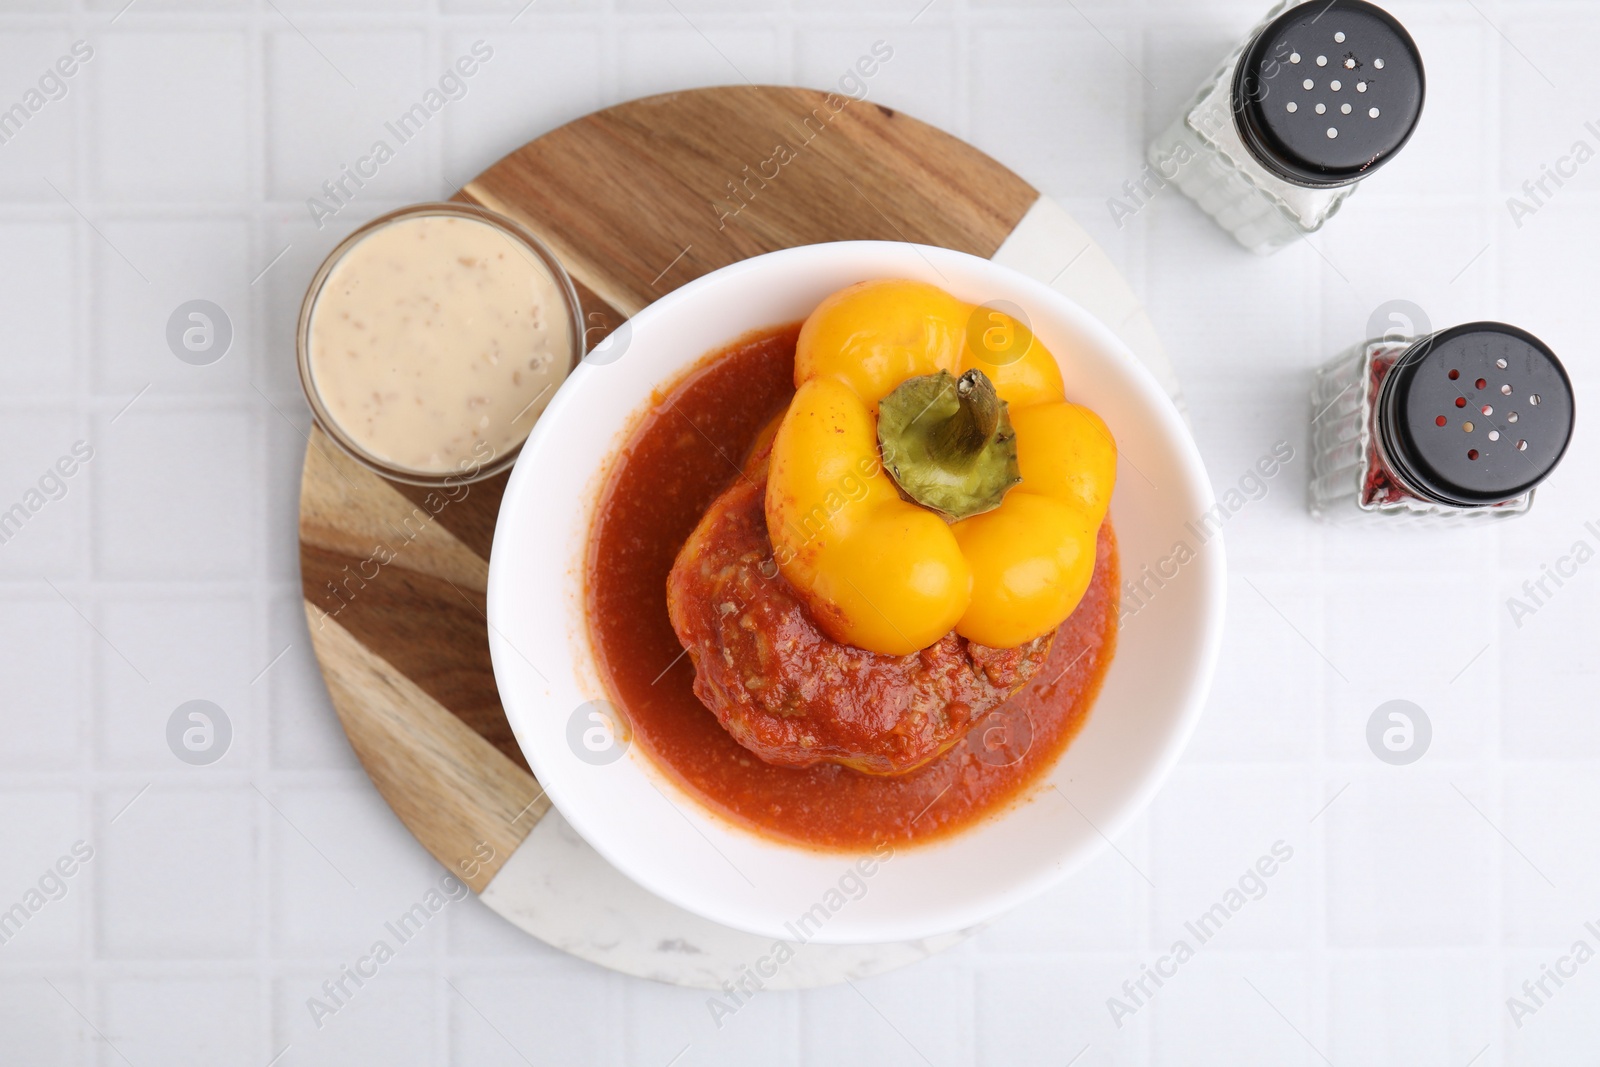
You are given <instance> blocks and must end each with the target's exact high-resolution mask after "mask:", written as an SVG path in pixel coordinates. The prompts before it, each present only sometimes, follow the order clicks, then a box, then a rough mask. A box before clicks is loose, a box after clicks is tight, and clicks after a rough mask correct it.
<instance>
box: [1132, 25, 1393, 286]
mask: <svg viewBox="0 0 1600 1067" xmlns="http://www.w3.org/2000/svg"><path fill="white" fill-rule="evenodd" d="M1286 9H1287V10H1286ZM1423 93H1424V79H1423V71H1422V57H1421V56H1420V55H1419V54H1418V52H1417V46H1416V43H1415V42H1413V41H1412V39H1411V35H1410V34H1408V33H1407V32H1406V30H1405V27H1403V26H1401V25H1400V23H1399V22H1398V21H1396V20H1395V18H1394V17H1393V16H1392V15H1390V14H1389V13H1388V12H1387V11H1384V10H1383V9H1382V8H1379V7H1376V6H1374V5H1372V4H1369V3H1365V2H1364V0H1331V2H1330V0H1314V2H1312V3H1303V4H1296V5H1294V6H1290V5H1288V4H1287V3H1280V4H1279V5H1278V6H1277V7H1275V8H1273V10H1272V11H1270V12H1268V14H1267V18H1266V20H1265V21H1264V22H1263V23H1262V24H1261V25H1260V26H1259V27H1258V28H1257V30H1256V31H1255V32H1254V33H1253V34H1252V35H1251V36H1250V38H1248V39H1247V40H1246V41H1245V42H1244V43H1243V44H1241V45H1240V46H1239V47H1238V48H1236V49H1234V51H1233V53H1232V54H1231V55H1230V56H1229V57H1228V58H1227V59H1226V60H1225V61H1224V62H1223V64H1222V67H1221V69H1220V70H1219V71H1218V73H1217V74H1216V75H1215V76H1214V77H1213V78H1212V79H1211V80H1210V81H1208V82H1207V83H1206V84H1205V85H1202V86H1201V87H1200V89H1199V91H1198V92H1197V93H1196V94H1195V96H1194V98H1193V99H1192V100H1191V101H1190V103H1189V104H1188V105H1187V106H1186V107H1185V108H1184V110H1183V114H1182V115H1181V116H1180V117H1179V118H1178V120H1177V121H1176V122H1174V123H1173V124H1172V126H1171V127H1169V128H1168V129H1167V131H1166V132H1165V133H1163V134H1161V135H1160V136H1159V137H1157V138H1156V139H1155V140H1154V141H1153V142H1152V143H1151V145H1150V149H1149V152H1148V158H1149V162H1150V164H1151V166H1152V167H1154V168H1155V170H1156V171H1157V173H1158V174H1159V176H1160V178H1161V179H1164V180H1165V181H1171V182H1173V183H1174V184H1175V185H1177V187H1178V188H1179V189H1181V190H1182V191H1183V192H1184V194H1185V195H1187V196H1188V197H1190V198H1191V199H1193V200H1194V201H1195V202H1196V203H1198V204H1199V205H1200V207H1201V208H1203V209H1204V210H1205V211H1206V213H1207V214H1209V215H1211V216H1212V217H1213V218H1214V219H1216V220H1217V222H1218V223H1220V224H1221V225H1222V227H1223V228H1224V229H1225V230H1227V231H1228V232H1229V233H1231V234H1232V235H1233V236H1234V238H1235V239H1236V240H1237V241H1238V242H1239V243H1240V244H1242V245H1244V246H1245V247H1246V248H1248V249H1250V250H1251V251H1253V252H1257V253H1260V254H1262V255H1266V254H1269V253H1272V252H1276V251H1277V250H1278V249H1280V248H1283V247H1285V246H1287V245H1289V244H1292V243H1293V242H1294V241H1295V240H1296V239H1297V238H1300V237H1303V236H1304V235H1306V234H1308V233H1314V232H1315V231H1316V230H1318V229H1319V228H1321V226H1322V224H1323V223H1324V222H1326V221H1327V220H1328V219H1329V218H1330V217H1332V215H1333V214H1334V212H1336V211H1338V210H1339V206H1340V205H1341V204H1343V203H1344V201H1345V198H1346V197H1348V196H1349V195H1350V194H1351V193H1352V192H1353V191H1354V190H1355V187H1356V184H1357V183H1358V182H1360V181H1361V179H1363V178H1365V177H1366V176H1367V175H1368V174H1371V173H1372V172H1373V171H1374V170H1376V169H1377V168H1378V167H1380V166H1382V165H1383V164H1384V163H1386V162H1388V161H1389V160H1390V159H1392V158H1394V155H1395V153H1396V152H1398V151H1399V150H1400V149H1401V147H1402V146H1404V145H1405V143H1406V141H1407V140H1409V139H1410V137H1411V133H1412V131H1413V130H1415V129H1416V125H1417V119H1418V118H1419V117H1420V116H1421V114H1422V99H1423Z"/></svg>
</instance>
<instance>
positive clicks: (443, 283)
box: [296, 203, 583, 485]
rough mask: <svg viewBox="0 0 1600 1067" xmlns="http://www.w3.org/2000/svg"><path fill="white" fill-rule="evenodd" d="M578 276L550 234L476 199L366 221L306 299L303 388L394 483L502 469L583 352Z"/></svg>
mask: <svg viewBox="0 0 1600 1067" xmlns="http://www.w3.org/2000/svg"><path fill="white" fill-rule="evenodd" d="M582 321H583V319H582V311H581V310H580V308H579V305H578V296H577V293H576V291H575V290H574V289H573V285H572V279H571V278H569V277H568V276H567V272H566V270H565V269H564V268H563V267H562V266H561V263H560V262H559V261H558V260H557V259H556V258H555V256H554V255H553V254H552V253H551V252H550V250H549V249H548V248H546V247H545V246H544V245H543V244H542V243H541V242H540V241H539V239H538V238H536V237H534V236H533V235H532V234H531V233H529V232H528V231H527V230H525V229H523V228H522V227H521V226H519V225H517V224H516V223H515V222H513V221H511V220H510V219H508V218H505V217H504V216H501V215H497V214H495V213H494V212H492V211H486V210H484V209H483V208H479V207H475V206H473V205H469V204H456V203H438V204H417V205H414V206H412V207H407V208H403V209H401V210H399V211H395V212H391V213H389V214H387V215H383V216H381V217H379V218H376V219H373V220H372V221H371V222H369V223H367V224H366V225H365V226H362V227H361V228H360V229H358V230H356V231H355V232H354V233H352V234H350V236H349V237H346V238H345V239H344V240H343V241H341V242H340V243H339V245H338V247H336V248H335V249H334V250H333V251H332V252H331V253H329V254H328V258H327V259H325V260H324V261H323V263H322V266H321V267H320V268H318V270H317V273H316V275H315V276H314V277H313V278H312V280H311V285H310V287H309V288H308V289H307V290H306V296H305V300H304V302H303V303H302V304H301V306H300V322H299V329H298V332H297V335H296V348H297V353H298V358H299V364H300V383H301V385H302V386H304V388H305V393H306V400H307V401H308V402H309V403H310V405H311V411H312V414H313V415H314V416H315V418H316V421H317V425H318V426H320V427H321V428H322V431H323V432H324V433H326V434H327V435H328V436H329V437H330V438H332V439H333V440H334V442H335V443H336V444H338V445H339V447H340V448H342V449H343V450H344V451H345V452H347V453H349V454H350V455H351V456H352V457H354V458H355V459H356V460H358V461H359V462H361V463H362V464H364V465H365V466H367V467H369V468H370V469H372V470H373V471H376V472H377V473H378V474H381V475H383V476H384V477H385V478H390V479H392V480H394V481H399V482H407V483H410V484H413V485H454V484H461V483H466V482H475V481H479V480H482V479H484V478H488V477H491V476H493V475H496V474H499V473H501V472H503V471H505V470H506V469H508V468H509V467H510V466H511V465H512V463H514V462H515V461H516V458H517V453H518V452H519V451H520V450H521V448H522V443H523V441H524V440H526V438H527V436H528V432H529V431H530V430H531V429H532V428H533V424H534V423H535V422H536V421H537V420H538V418H539V415H540V413H541V412H543V410H544V408H545V405H547V404H548V403H549V402H550V399H551V397H552V396H554V395H555V391H556V389H557V388H558V387H560V385H561V383H562V382H563V381H564V380H565V379H566V377H567V375H568V374H569V373H570V372H571V371H572V369H573V368H574V367H576V366H577V364H578V361H579V360H580V359H582V357H583V333H582V329H581V326H580V324H581V323H582Z"/></svg>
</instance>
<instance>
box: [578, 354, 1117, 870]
mask: <svg viewBox="0 0 1600 1067" xmlns="http://www.w3.org/2000/svg"><path fill="white" fill-rule="evenodd" d="M797 334H798V328H797V327H795V326H788V327H779V328H776V329H772V330H768V331H763V332H760V333H757V334H754V335H750V336H747V337H744V338H741V339H740V340H739V341H737V342H735V343H734V344H732V345H730V346H728V347H727V348H725V349H723V350H721V351H718V352H714V353H712V354H711V355H709V356H707V357H706V358H705V359H704V360H702V361H701V362H700V363H698V364H696V365H695V366H693V367H691V368H690V369H689V370H688V371H686V372H685V373H684V375H683V376H682V377H681V378H679V379H678V380H677V381H675V382H673V383H671V384H669V385H667V386H664V387H663V388H662V389H661V390H660V392H659V393H658V398H659V399H658V401H657V402H656V403H655V404H653V405H652V407H651V408H650V409H649V410H648V411H647V412H645V413H644V414H643V416H642V418H641V419H640V420H639V422H638V423H637V424H636V425H635V426H634V428H633V432H632V434H631V436H630V437H629V439H628V442H627V444H626V445H624V446H623V448H622V449H621V450H620V452H619V454H618V458H617V460H616V462H615V464H614V465H613V468H612V470H611V472H610V475H609V478H608V480H607V483H606V485H605V488H604V490H603V494H602V497H601V500H600V502H599V506H598V509H597V511H596V515H595V518H594V525H593V528H592V530H591V533H590V547H589V555H588V560H587V568H586V572H587V573H586V579H587V581H586V583H585V584H586V586H587V590H586V591H587V594H588V598H587V599H588V604H587V608H588V612H587V613H588V617H589V627H590V639H591V641H592V643H593V647H594V650H595V654H596V658H597V660H598V663H599V665H600V668H601V673H602V678H603V680H604V684H605V686H606V689H607V695H608V696H609V697H610V699H611V702H612V703H613V704H614V705H615V706H616V707H617V708H618V710H619V711H620V712H621V714H622V715H623V716H624V717H625V718H626V720H627V722H628V724H629V726H630V728H631V730H632V736H633V739H634V740H636V741H638V742H639V743H640V745H641V746H642V747H643V749H644V751H645V752H646V753H648V755H649V756H650V758H651V760H652V761H653V762H654V763H655V764H656V765H657V766H658V767H660V768H661V769H662V770H663V771H665V772H666V774H668V775H669V776H670V777H671V778H672V779H673V780H674V781H676V782H677V784H678V785H679V786H680V787H682V788H683V789H684V790H685V791H686V792H688V793H689V794H690V795H691V796H693V797H695V798H697V799H698V800H699V801H700V802H701V803H703V804H704V805H705V806H706V807H707V808H709V809H711V810H712V811H714V812H717V813H718V814H720V815H722V816H723V817H725V818H726V819H728V820H729V821H730V822H732V823H734V824H735V825H738V826H742V827H744V828H746V829H747V830H751V831H753V832H755V833H757V834H761V835H764V836H769V837H773V838H777V839H780V840H783V841H787V842H790V843H794V844H799V845H804V846H808V847H811V848H818V849H826V850H843V851H851V850H860V849H869V848H871V847H873V846H874V845H876V844H878V843H880V842H885V841H887V842H889V843H891V844H893V845H896V846H899V845H907V844H922V843H926V842H929V841H934V840H938V839H940V838H942V837H946V836H948V835H951V834H954V833H957V832H959V831H961V830H963V829H965V828H967V827H969V826H971V825H973V824H974V823H976V822H978V821H979V820H980V819H982V818H984V817H985V816H987V815H991V814H993V813H995V812H998V811H1000V810H1003V809H1004V808H1005V807H1006V806H1007V805H1008V804H1010V803H1012V802H1014V801H1017V800H1020V799H1021V798H1023V797H1024V796H1026V795H1027V793H1028V790H1029V788H1030V786H1032V785H1033V783H1035V782H1037V781H1038V780H1039V779H1041V778H1042V777H1044V776H1045V775H1046V774H1047V773H1048V772H1049V770H1050V768H1051V767H1052V766H1053V765H1054V764H1055V762H1056V760H1057V759H1058V758H1059V757H1060V756H1061V754H1062V753H1063V752H1064V751H1065V750H1066V749H1067V747H1068V746H1069V745H1070V744H1071V743H1072V739H1073V737H1074V736H1075V735H1076V734H1077V732H1078V730H1079V729H1080V728H1081V727H1082V726H1083V724H1084V722H1085V721H1086V720H1087V719H1088V716H1089V713H1090V711H1091V710H1092V708H1093V706H1094V701H1095V698H1096V696H1097V695H1098V694H1099V691H1100V684H1101V682H1102V680H1103V679H1104V677H1105V673H1106V671H1107V669H1108V668H1109V667H1110V665H1111V661H1112V657H1113V656H1114V654H1115V650H1116V638H1117V612H1118V606H1119V594H1118V585H1119V578H1118V557H1117V542H1116V536H1115V533H1114V531H1113V529H1112V526H1111V522H1110V521H1109V520H1107V521H1106V522H1105V524H1104V525H1102V527H1101V528H1100V531H1099V537H1098V543H1097V552H1096V563H1095V570H1094V576H1093V578H1092V580H1091V582H1090V585H1089V589H1088V591H1087V593H1086V594H1085V595H1084V598H1083V600H1082V601H1081V602H1080V603H1079V605H1078V607H1077V610H1075V611H1074V612H1073V613H1072V615H1071V616H1070V617H1069V618H1068V619H1067V620H1066V622H1064V623H1062V625H1061V627H1060V628H1059V629H1058V630H1057V631H1056V638H1055V642H1054V643H1053V645H1052V646H1051V651H1050V655H1049V658H1048V660H1047V661H1046V662H1045V663H1044V665H1043V667H1042V668H1041V669H1040V670H1039V672H1038V673H1037V674H1036V675H1035V676H1034V678H1033V679H1032V680H1031V681H1030V682H1028V683H1027V684H1026V685H1025V686H1023V687H1022V689H1021V690H1019V691H1018V692H1017V693H1016V694H1014V695H1013V696H1012V697H1011V698H1010V699H1009V700H1007V701H1006V702H1005V703H1004V704H1001V705H1000V706H999V707H998V708H996V709H994V710H992V711H990V712H989V713H988V714H987V715H985V716H984V717H983V718H981V719H980V720H979V721H978V722H977V723H976V724H975V725H974V726H973V728H972V730H971V732H970V733H969V734H968V735H967V737H966V739H965V740H963V741H962V742H960V743H958V744H957V745H956V746H955V747H954V748H952V749H950V751H948V752H946V753H945V754H944V755H942V756H939V757H938V758H936V759H934V760H933V761H932V762H930V763H928V764H926V765H924V766H922V767H921V768H919V769H917V770H914V771H912V772H910V773H909V774H903V775H898V776H887V775H870V774H862V773H861V772H859V771H856V770H852V769H850V768H848V767H844V766H840V765H838V764H835V763H820V764H817V765H814V766H811V767H805V768H795V767H781V766H776V765H773V764H770V763H766V762H763V761H762V760H761V759H760V757H758V756H756V755H755V754H754V753H752V752H750V751H749V750H748V749H746V748H744V747H743V746H742V745H740V744H739V742H737V741H735V740H734V738H733V736H732V735H731V734H729V733H728V731H727V730H725V729H723V727H722V725H721V724H720V723H719V722H718V721H717V719H716V716H714V715H713V714H712V713H711V711H710V710H709V709H708V708H707V707H706V706H705V705H704V704H703V703H701V701H700V698H699V697H698V696H696V695H695V692H694V676H695V668H694V665H693V664H692V663H691V662H690V659H689V657H688V656H686V655H684V653H683V648H682V646H681V645H680V643H679V640H678V637H677V635H676V633H674V631H673V628H672V623H671V621H670V619H669V618H668V615H667V602H666V601H667V574H668V572H669V571H670V570H671V568H672V564H673V560H674V559H675V558H676V557H677V555H678V551H679V549H680V548H682V547H683V544H684V541H685V540H686V539H687V538H688V537H689V534H690V532H691V531H693V530H694V528H695V525H696V524H697V523H698V522H699V521H700V517H701V516H702V515H704V514H705V511H706V508H707V507H708V506H710V504H711V502H712V501H713V500H715V499H716V498H717V496H718V495H719V494H720V493H721V492H722V491H723V489H724V488H726V487H727V485H728V483H729V482H730V481H731V480H732V479H734V478H738V477H742V476H743V475H741V473H740V465H739V461H740V458H741V457H743V456H745V455H746V454H747V453H748V452H749V451H750V450H751V448H752V446H753V445H754V444H755V443H756V441H757V438H758V436H759V435H760V433H761V431H762V428H763V427H765V426H767V425H768V424H769V422H770V421H771V420H772V418H773V417H774V416H776V415H778V414H781V413H782V412H783V410H784V409H785V408H786V407H787V406H788V403H789V401H790V399H791V398H792V396H793V395H794V353H795V343H796V337H797Z"/></svg>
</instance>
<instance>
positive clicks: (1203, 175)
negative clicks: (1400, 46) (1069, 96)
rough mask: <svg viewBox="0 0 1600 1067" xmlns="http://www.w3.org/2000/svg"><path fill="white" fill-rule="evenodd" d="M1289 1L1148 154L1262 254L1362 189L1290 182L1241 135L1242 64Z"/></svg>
mask: <svg viewBox="0 0 1600 1067" xmlns="http://www.w3.org/2000/svg"><path fill="white" fill-rule="evenodd" d="M1289 6H1290V5H1289V0H1283V2H1281V3H1279V4H1278V5H1277V6H1275V7H1274V8H1273V9H1272V10H1271V11H1269V12H1267V15H1266V17H1265V18H1264V19H1262V20H1261V23H1260V24H1259V25H1258V26H1256V28H1255V29H1254V30H1252V31H1251V33H1250V36H1249V37H1248V38H1246V40H1245V41H1244V42H1243V43H1242V44H1240V45H1239V47H1238V48H1235V49H1234V50H1233V54H1232V55H1230V56H1228V58H1227V59H1226V60H1224V61H1223V63H1222V67H1221V69H1219V70H1218V71H1217V73H1216V75H1215V76H1214V77H1213V78H1211V80H1210V81H1208V82H1207V83H1206V84H1205V85H1202V86H1201V87H1200V89H1199V91H1198V92H1196V93H1195V95H1194V97H1193V98H1192V99H1191V100H1190V101H1189V103H1188V104H1187V105H1185V107H1184V109H1183V113H1182V114H1181V115H1180V116H1179V117H1178V119H1177V120H1176V121H1175V122H1173V124H1172V125H1171V126H1169V127H1167V129H1166V131H1165V132H1163V133H1162V134H1161V135H1160V136H1158V137H1156V139H1155V140H1153V141H1152V142H1151V143H1150V148H1149V151H1148V152H1147V154H1146V155H1147V158H1148V160H1149V162H1150V165H1151V166H1152V167H1154V168H1155V169H1156V172H1157V173H1158V174H1160V175H1161V176H1162V177H1163V178H1165V179H1166V180H1168V181H1170V182H1172V184H1174V185H1176V186H1177V187H1178V188H1179V189H1180V190H1182V191H1183V194H1184V195H1185V196H1187V197H1188V198H1189V199H1191V200H1193V201H1194V202H1195V203H1196V204H1199V205H1200V208H1201V210H1203V211H1205V213H1206V214H1208V215H1210V216H1211V217H1212V218H1214V219H1216V220H1217V223H1218V224H1219V225H1220V226H1221V227H1222V228H1223V229H1225V230H1227V231H1228V232H1229V233H1230V234H1232V235H1233V238H1234V240H1236V241H1238V242H1239V243H1240V244H1241V245H1243V246H1244V247H1245V248H1248V249H1249V250H1250V251H1252V252H1255V253H1257V254H1258V255H1270V254H1271V253H1273V252H1276V251H1278V250H1279V249H1281V248H1285V247H1287V246H1289V245H1291V244H1293V243H1294V242H1295V241H1297V240H1299V239H1300V238H1302V237H1304V236H1305V235H1306V234H1308V233H1315V232H1316V231H1317V230H1319V229H1321V228H1322V224H1323V223H1325V222H1327V221H1328V219H1330V218H1332V217H1333V214H1334V213H1335V212H1336V211H1338V210H1339V206H1340V205H1341V204H1343V203H1344V202H1345V200H1346V198H1348V197H1349V196H1350V194H1351V193H1352V192H1354V191H1355V186H1356V183H1355V182H1350V183H1347V184H1344V185H1340V186H1334V187H1330V188H1308V187H1306V186H1304V185H1297V184H1294V183H1292V182H1287V181H1284V180H1283V179H1282V178H1280V177H1278V176H1277V175H1275V174H1273V173H1272V172H1270V171H1268V170H1267V169H1266V168H1265V167H1263V166H1262V165H1261V164H1260V163H1259V162H1257V161H1256V159H1255V157H1254V155H1252V154H1251V152H1250V149H1249V148H1248V147H1247V146H1246V145H1245V143H1244V139H1243V138H1242V137H1241V136H1240V135H1239V128H1238V125H1237V120H1236V115H1237V109H1236V107H1235V105H1234V96H1233V86H1234V81H1235V79H1236V77H1237V76H1238V71H1239V64H1240V63H1241V62H1242V61H1243V57H1244V52H1245V49H1246V48H1247V47H1248V46H1249V45H1250V43H1251V41H1252V40H1253V39H1254V38H1255V36H1256V35H1257V34H1258V33H1260V32H1261V31H1262V30H1263V29H1265V28H1266V26H1267V25H1268V24H1269V23H1271V21H1272V20H1273V19H1275V18H1276V17H1277V16H1278V15H1280V14H1282V12H1283V11H1284V9H1286V8H1287V7H1289ZM1284 59H1287V57H1284Z"/></svg>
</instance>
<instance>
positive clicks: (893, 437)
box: [878, 368, 1022, 522]
mask: <svg viewBox="0 0 1600 1067" xmlns="http://www.w3.org/2000/svg"><path fill="white" fill-rule="evenodd" d="M878 445H879V447H880V448H881V449H882V451H883V462H884V467H885V468H886V469H887V470H888V471H889V474H890V475H891V476H892V477H893V478H894V481H895V484H896V485H898V486H899V487H900V491H901V492H902V493H903V494H904V495H905V496H906V498H907V499H909V500H912V501H914V502H916V503H918V504H921V505H922V506H923V507H925V508H928V509H929V510H931V511H935V512H937V513H938V514H939V515H941V516H943V517H944V518H945V520H946V521H949V522H958V521H960V520H961V519H965V518H969V517H971V516H973V515H981V514H982V513H983V512H985V511H993V510H994V509H995V508H997V507H999V506H1000V501H1001V500H1002V498H1004V496H1005V494H1006V491H1007V490H1009V489H1010V488H1011V487H1012V486H1014V485H1016V484H1017V483H1018V482H1020V481H1021V480H1022V475H1021V472H1020V470H1019V468H1018V466H1017V441H1016V433H1015V432H1014V431H1013V430H1012V429H1011V420H1010V418H1009V417H1008V416H1007V415H1006V403H1005V401H1004V400H1001V399H1000V396H999V394H998V393H997V392H996V391H995V387H994V383H993V382H991V381H990V380H989V378H988V376H987V375H985V374H984V373H983V372H982V371H981V370H978V369H977V368H973V369H972V370H969V371H967V372H966V373H965V374H963V375H962V376H961V377H960V378H953V377H951V375H950V373H949V372H948V371H940V372H938V373H937V374H927V375H922V376H920V377H916V378H908V379H907V380H906V381H904V382H901V383H900V385H899V386H898V387H897V388H896V389H895V391H894V392H892V393H890V394H889V395H888V396H886V397H884V399H883V401H882V403H880V404H879V405H878Z"/></svg>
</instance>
